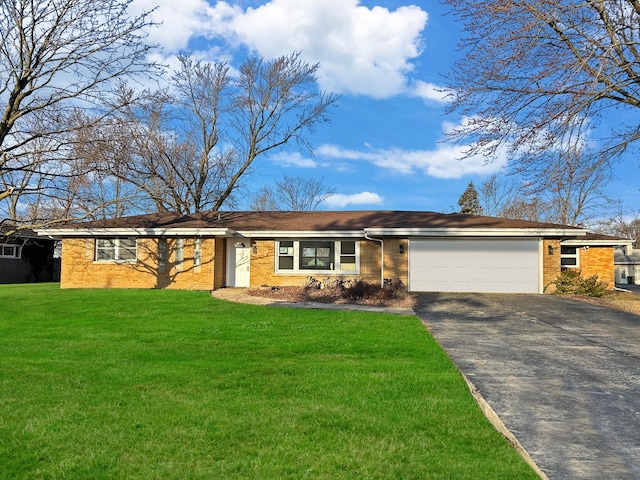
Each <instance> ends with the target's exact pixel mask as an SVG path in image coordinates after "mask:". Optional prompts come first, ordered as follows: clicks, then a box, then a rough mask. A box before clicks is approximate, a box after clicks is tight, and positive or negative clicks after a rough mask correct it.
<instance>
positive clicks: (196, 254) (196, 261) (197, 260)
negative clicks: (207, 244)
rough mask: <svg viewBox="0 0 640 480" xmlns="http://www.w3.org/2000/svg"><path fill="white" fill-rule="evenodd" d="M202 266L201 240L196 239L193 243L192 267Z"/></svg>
mask: <svg viewBox="0 0 640 480" xmlns="http://www.w3.org/2000/svg"><path fill="white" fill-rule="evenodd" d="M201 265H202V239H201V238H196V239H194V241H193V266H194V267H195V268H198V267H199V266H201Z"/></svg>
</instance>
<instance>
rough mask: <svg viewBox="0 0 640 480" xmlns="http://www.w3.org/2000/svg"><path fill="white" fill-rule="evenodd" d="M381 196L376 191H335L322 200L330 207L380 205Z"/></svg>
mask: <svg viewBox="0 0 640 480" xmlns="http://www.w3.org/2000/svg"><path fill="white" fill-rule="evenodd" d="M382 201H383V198H382V197H381V196H380V195H378V194H377V193H372V192H361V193H355V194H353V195H344V194H342V193H336V194H333V195H331V196H329V197H327V198H326V199H325V200H324V203H326V204H327V205H328V206H330V207H338V208H344V207H347V206H349V205H380V204H381V203H382Z"/></svg>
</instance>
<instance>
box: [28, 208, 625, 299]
mask: <svg viewBox="0 0 640 480" xmlns="http://www.w3.org/2000/svg"><path fill="white" fill-rule="evenodd" d="M39 233H41V234H46V235H53V236H56V237H60V238H62V239H63V240H62V274H61V287H62V288H110V287H113V288H176V289H194V290H213V289H218V288H222V287H252V288H256V287H260V286H263V285H269V286H282V285H300V284H304V283H305V282H306V279H307V278H308V277H310V276H312V277H316V278H324V277H336V278H342V279H363V280H365V281H367V282H370V283H381V282H382V281H383V279H400V280H402V281H403V282H404V283H405V285H407V286H408V288H409V290H410V291H415V292H429V291H441V292H514V293H519V292H526V293H543V292H545V291H547V292H548V291H550V290H553V285H552V282H553V281H554V280H555V279H556V278H557V276H558V274H559V273H560V271H561V269H562V268H580V269H581V270H582V271H583V274H585V275H593V274H597V275H598V276H599V278H600V279H601V280H603V281H605V282H607V284H608V285H609V287H610V288H613V286H614V278H613V247H614V246H616V245H626V244H630V242H629V241H626V240H621V239H617V238H613V237H604V236H598V235H593V234H589V233H588V232H587V230H585V229H583V228H577V227H569V226H564V225H553V224H547V223H538V222H528V221H523V220H508V219H503V218H492V217H482V216H473V215H464V214H439V213H433V212H413V211H402V212H394V211H360V212H350V211H343V212H326V211H317V212H204V213H199V214H193V215H180V214H173V213H158V214H149V215H139V216H134V217H127V218H119V219H113V220H106V221H96V222H86V223H77V224H71V225H67V226H64V227H57V228H50V229H45V230H40V231H39Z"/></svg>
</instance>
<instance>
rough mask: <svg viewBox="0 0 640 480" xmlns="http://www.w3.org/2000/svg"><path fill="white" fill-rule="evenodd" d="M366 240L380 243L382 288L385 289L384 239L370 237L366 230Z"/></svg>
mask: <svg viewBox="0 0 640 480" xmlns="http://www.w3.org/2000/svg"><path fill="white" fill-rule="evenodd" d="M364 238H366V239H367V240H372V241H374V242H379V243H380V255H381V258H380V288H384V240H383V239H382V238H372V237H370V236H369V233H368V232H367V229H366V228H365V229H364Z"/></svg>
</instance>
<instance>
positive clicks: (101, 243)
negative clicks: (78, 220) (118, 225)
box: [95, 237, 137, 262]
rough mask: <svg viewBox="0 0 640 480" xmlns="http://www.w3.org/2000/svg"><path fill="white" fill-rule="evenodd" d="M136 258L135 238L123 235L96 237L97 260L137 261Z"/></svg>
mask: <svg viewBox="0 0 640 480" xmlns="http://www.w3.org/2000/svg"><path fill="white" fill-rule="evenodd" d="M136 258H137V257H136V239H135V238H132V237H123V238H97V239H96V253H95V261H96V262H108V261H111V262H135V261H136Z"/></svg>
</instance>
